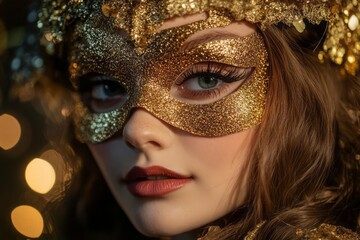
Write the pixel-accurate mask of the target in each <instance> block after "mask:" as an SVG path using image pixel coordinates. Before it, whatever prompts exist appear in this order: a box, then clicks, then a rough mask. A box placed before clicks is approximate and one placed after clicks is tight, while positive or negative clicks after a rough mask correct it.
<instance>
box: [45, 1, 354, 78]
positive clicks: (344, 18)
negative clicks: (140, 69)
mask: <svg viewBox="0 0 360 240" xmlns="http://www.w3.org/2000/svg"><path fill="white" fill-rule="evenodd" d="M96 9H101V11H102V13H103V14H104V15H105V16H107V17H110V18H113V20H114V23H115V24H116V26H118V27H119V28H122V29H124V30H126V31H127V32H128V33H129V34H130V36H131V38H132V39H133V41H134V43H135V45H136V47H137V50H138V51H141V50H142V49H144V48H145V46H146V45H147V44H148V43H149V39H150V38H151V37H152V36H153V35H154V34H155V32H156V29H157V28H158V27H159V26H160V25H161V24H162V22H163V21H165V20H166V19H169V18H172V17H176V16H184V15H188V14H194V13H200V12H209V11H211V10H219V11H226V12H227V13H228V14H229V16H231V18H232V19H233V20H236V21H240V20H246V21H249V22H251V23H257V24H259V25H260V27H261V29H263V30H264V29H265V28H266V27H267V26H269V25H271V24H276V23H280V22H281V23H284V24H287V25H289V26H294V27H295V28H296V29H297V30H298V31H299V32H302V31H304V29H305V28H306V26H305V22H304V20H307V21H309V22H310V23H313V24H319V23H320V22H321V21H328V23H329V24H328V28H327V33H326V38H325V41H324V45H323V51H321V52H320V53H319V60H320V61H324V60H328V59H329V60H331V61H332V62H334V63H336V64H338V65H341V66H342V70H343V72H344V73H345V72H346V73H349V74H352V75H356V74H357V73H358V72H359V64H360V63H359V61H360V60H359V59H360V47H359V46H360V45H359V44H360V43H359V39H360V24H359V20H360V4H359V3H358V1H357V0H296V1H282V0H252V1H247V0H246V1H245V0H233V1H229V0H158V1H154V0H122V1H119V0H104V1H103V2H100V1H85V0H70V1H69V0H45V1H44V4H43V8H42V11H41V12H40V16H39V17H40V20H39V24H38V25H39V27H40V28H43V29H44V35H45V36H46V39H47V40H49V45H51V44H52V42H55V43H59V42H61V41H63V39H64V35H65V34H66V30H67V28H68V26H70V25H72V23H73V22H74V21H78V20H80V21H84V19H86V18H87V16H88V15H90V14H91V13H92V12H93V11H94V10H96ZM51 41H52V42H51Z"/></svg>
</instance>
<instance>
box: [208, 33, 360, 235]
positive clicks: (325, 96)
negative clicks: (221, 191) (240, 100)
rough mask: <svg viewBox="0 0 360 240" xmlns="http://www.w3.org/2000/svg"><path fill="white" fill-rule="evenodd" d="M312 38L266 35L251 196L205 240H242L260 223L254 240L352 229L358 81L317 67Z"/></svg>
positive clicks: (358, 177) (357, 204)
mask: <svg viewBox="0 0 360 240" xmlns="http://www.w3.org/2000/svg"><path fill="white" fill-rule="evenodd" d="M314 27H315V26H314ZM310 29H311V27H310ZM312 30H313V29H312ZM319 33H321V31H320V32H319ZM310 38H314V36H313V35H312V34H311V30H310V31H309V32H307V33H304V34H302V35H301V34H299V33H298V32H296V31H294V29H292V28H288V27H285V26H280V27H274V26H272V27H269V28H268V29H267V30H266V31H265V32H264V39H265V41H266V44H267V46H268V51H269V56H270V69H271V70H270V75H271V81H270V83H269V86H268V94H267V103H266V106H267V108H266V113H265V114H264V119H263V121H262V123H261V124H260V126H259V128H258V131H257V133H256V136H255V137H254V139H255V140H254V145H253V152H252V156H250V161H249V166H248V169H249V171H250V174H249V176H250V180H249V185H250V186H251V187H250V188H249V189H252V191H251V192H249V193H248V194H249V195H248V199H247V204H246V206H245V207H244V208H243V209H240V210H239V211H238V212H239V214H235V216H232V218H234V220H232V222H231V223H230V224H228V225H227V226H225V227H224V228H223V229H222V230H221V231H218V232H214V233H209V234H208V235H206V238H205V239H218V240H220V239H242V238H243V237H244V236H245V235H246V234H247V233H248V232H249V231H250V230H251V229H253V228H254V226H256V225H257V224H258V223H260V222H262V221H266V222H265V223H264V224H263V225H262V226H261V228H260V229H259V230H258V233H257V235H256V237H255V239H284V240H285V239H289V240H290V239H297V238H298V237H297V236H296V229H299V228H307V229H312V228H315V227H318V226H319V225H320V224H322V223H329V224H334V225H340V226H344V227H347V228H350V229H352V230H356V229H357V228H358V222H357V221H358V216H359V208H360V201H359V200H360V199H359V193H360V191H359V184H358V183H359V182H360V174H359V173H360V171H359V170H360V166H359V165H360V164H359V163H360V161H359V159H358V156H359V155H357V154H359V152H360V142H359V141H360V138H359V129H360V124H359V117H360V116H359V112H358V111H359V109H360V85H359V83H360V81H359V80H360V79H358V78H356V77H352V76H341V74H340V73H339V69H338V68H337V67H335V66H332V65H330V64H320V63H319V60H318V59H317V56H316V54H315V53H314V46H312V45H311V44H310V43H311V42H312V41H313V40H311V39H310ZM314 44H316V41H315V42H314ZM356 114H357V115H356ZM234 192H235V193H236V191H234Z"/></svg>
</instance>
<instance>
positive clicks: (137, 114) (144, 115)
mask: <svg viewBox="0 0 360 240" xmlns="http://www.w3.org/2000/svg"><path fill="white" fill-rule="evenodd" d="M204 18H206V15H205V14H196V15H192V16H188V17H182V18H176V19H172V20H171V21H170V20H169V21H166V22H165V23H164V24H163V25H162V26H161V28H160V29H159V32H160V31H163V30H165V29H170V28H176V27H179V26H182V25H187V24H189V23H192V22H195V21H199V20H203V19H204ZM254 32H255V30H254V28H253V26H251V25H248V24H246V23H243V22H242V23H235V22H234V23H232V24H230V25H227V26H226V27H218V28H209V29H205V30H201V31H198V32H195V33H194V34H192V35H191V36H190V37H189V38H188V39H187V40H186V41H189V42H192V43H194V42H196V40H198V39H203V38H204V37H206V38H207V40H205V41H207V42H211V41H213V40H214V38H213V37H212V34H215V33H216V36H217V37H216V38H217V40H218V39H219V36H221V35H223V36H225V37H223V38H241V37H244V36H247V35H249V34H251V33H254ZM219 33H220V34H219ZM230 36H231V37H230ZM121 37H122V36H120V35H119V38H121ZM202 42H203V40H202ZM185 45H186V44H185ZM194 84H199V81H198V82H193V83H191V84H189V85H188V87H194V88H197V87H198V85H196V86H194ZM204 84H210V83H209V82H204ZM231 87H232V88H233V89H232V90H229V91H235V89H236V88H238V86H230V87H229V89H231ZM93 92H94V90H93ZM95 93H96V90H95ZM99 94H101V92H100V93H99ZM174 94H175V95H176V93H174ZM194 101H195V102H193V103H192V104H196V101H197V100H196V99H195V100H194ZM201 101H204V99H203V98H202V99H201ZM205 101H206V99H205ZM199 114H200V113H199ZM255 128H256V127H252V128H249V129H247V130H243V131H240V132H237V133H233V134H228V135H225V136H220V137H204V136H198V135H193V134H191V133H189V132H187V131H184V130H181V129H179V128H177V127H174V126H172V125H170V124H168V123H166V122H165V121H163V120H160V119H159V118H158V117H156V116H154V115H153V114H152V113H151V112H149V111H147V110H145V109H144V108H141V107H138V108H134V109H133V111H132V113H131V115H130V116H129V117H128V119H127V121H126V122H125V124H124V126H123V128H122V129H121V130H120V131H119V132H117V133H116V134H115V135H114V136H112V137H111V138H109V139H107V140H106V141H103V142H101V143H94V144H88V146H89V148H90V150H91V152H92V153H93V155H94V157H95V160H96V162H97V164H98V165H99V167H100V169H101V171H102V173H103V175H104V177H105V179H106V181H107V183H108V185H109V187H110V189H111V191H112V193H113V194H114V196H115V198H116V200H117V202H118V203H119V205H120V206H121V208H122V209H123V210H124V211H125V213H126V214H127V216H128V217H129V219H130V220H131V222H132V223H133V224H134V226H135V227H136V228H137V229H138V230H139V231H140V232H142V233H143V234H145V235H149V236H175V235H179V234H182V233H185V232H188V231H191V230H195V229H197V228H199V227H202V226H204V225H207V224H210V223H211V222H213V221H215V220H217V219H219V218H221V217H223V216H224V215H226V214H227V213H229V212H231V211H232V210H234V209H235V208H237V207H239V206H240V205H241V204H242V203H244V200H245V198H246V193H247V191H248V189H247V187H246V182H247V178H248V176H247V167H246V166H247V163H248V162H249V161H250V159H249V158H248V155H249V150H250V147H251V146H250V145H251V142H252V141H251V140H252V136H253V134H254V131H255ZM235 185H236V186H235ZM234 187H236V189H237V191H238V193H239V194H237V195H236V196H235V195H234V194H233V193H234Z"/></svg>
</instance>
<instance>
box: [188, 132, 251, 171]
mask: <svg viewBox="0 0 360 240" xmlns="http://www.w3.org/2000/svg"><path fill="white" fill-rule="evenodd" d="M253 131H254V128H252V129H248V130H245V131H242V132H239V133H235V134H231V135H227V136H223V137H216V138H202V137H195V136H191V137H184V138H183V139H182V145H183V146H184V148H185V149H188V150H189V151H191V154H192V155H193V157H194V159H197V160H198V163H199V164H201V165H203V167H204V168H206V169H214V170H216V168H219V167H220V168H228V167H230V166H232V167H235V166H238V167H237V169H239V166H241V165H242V163H243V162H244V161H246V159H247V158H248V155H249V150H250V144H251V138H252V135H253ZM194 164H196V163H194ZM219 172H220V171H219Z"/></svg>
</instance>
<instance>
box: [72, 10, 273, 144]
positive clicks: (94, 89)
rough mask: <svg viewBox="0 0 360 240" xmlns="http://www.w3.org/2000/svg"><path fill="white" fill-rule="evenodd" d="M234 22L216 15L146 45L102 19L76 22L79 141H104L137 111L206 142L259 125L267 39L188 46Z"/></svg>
mask: <svg viewBox="0 0 360 240" xmlns="http://www.w3.org/2000/svg"><path fill="white" fill-rule="evenodd" d="M229 23H231V18H230V17H229V16H227V14H226V13H225V12H221V11H210V12H209V16H208V18H207V19H206V20H204V21H199V22H195V23H191V24H189V25H185V26H181V27H176V28H172V29H168V30H163V31H161V32H159V33H155V34H154V35H152V36H150V35H148V37H147V38H145V39H146V41H145V43H146V44H142V41H141V39H142V37H140V38H139V39H140V40H139V39H138V40H139V41H134V40H133V38H132V37H131V34H128V33H127V32H126V31H124V30H123V29H121V28H118V27H117V26H116V24H113V22H112V21H109V18H106V17H105V16H104V15H102V14H101V13H97V14H95V13H94V14H92V15H91V16H90V17H89V18H88V19H87V20H86V21H85V22H84V23H80V24H78V25H77V27H76V29H75V32H74V34H73V44H72V46H73V47H72V50H71V59H70V62H71V69H70V72H71V75H72V79H73V82H74V85H77V86H78V87H79V90H80V91H82V92H83V94H82V96H83V98H82V99H81V98H80V97H77V104H76V110H75V111H74V112H75V116H74V119H75V125H76V132H77V136H78V138H79V139H80V140H82V141H85V142H101V141H104V140H106V139H107V138H109V137H111V136H112V135H113V134H115V133H116V132H117V131H119V130H120V129H121V128H122V127H123V125H124V123H125V121H126V119H127V118H128V117H129V114H131V111H132V110H133V109H134V108H143V109H146V110H147V111H148V112H150V113H151V114H153V115H154V116H156V117H157V118H159V119H161V120H163V121H164V122H166V123H168V124H170V125H172V126H174V127H177V128H179V129H182V130H184V131H187V132H190V133H192V134H195V135H199V136H206V137H216V136H223V135H227V134H231V133H235V132H239V131H242V130H244V129H247V128H249V127H252V126H255V125H257V124H259V123H260V122H261V117H262V114H263V110H264V103H265V94H266V83H267V81H268V79H267V62H268V60H267V52H266V48H265V46H264V43H263V39H262V37H261V35H260V34H259V33H254V34H252V35H249V36H245V37H236V38H234V37H232V38H227V39H220V40H213V41H209V40H207V41H205V42H203V43H199V44H195V46H189V45H187V44H183V43H184V42H185V40H186V39H187V38H188V37H189V36H190V35H192V34H194V33H195V32H198V31H201V30H204V29H209V28H215V27H220V26H226V25H228V24H229ZM89 86H90V87H89Z"/></svg>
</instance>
